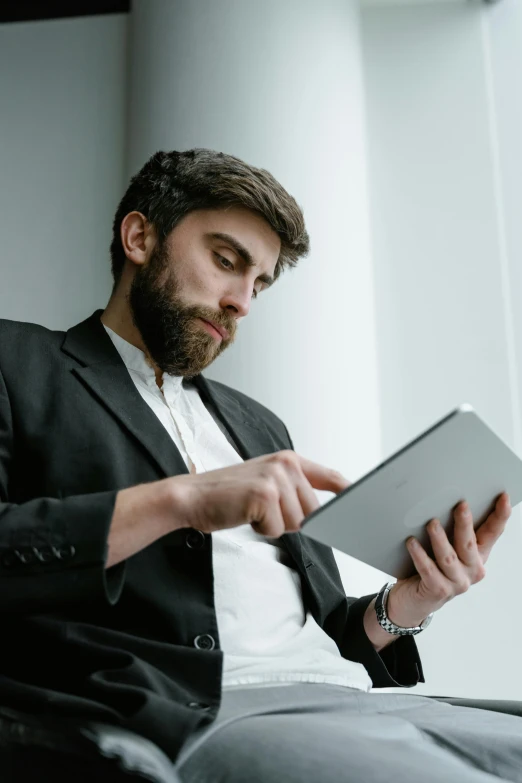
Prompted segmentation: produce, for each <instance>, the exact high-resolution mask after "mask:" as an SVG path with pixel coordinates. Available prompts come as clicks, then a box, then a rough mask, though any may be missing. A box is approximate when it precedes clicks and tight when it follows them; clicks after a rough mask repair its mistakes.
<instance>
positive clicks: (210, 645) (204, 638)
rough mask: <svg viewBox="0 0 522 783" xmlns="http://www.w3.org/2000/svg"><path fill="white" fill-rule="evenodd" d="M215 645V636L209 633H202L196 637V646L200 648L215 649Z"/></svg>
mask: <svg viewBox="0 0 522 783" xmlns="http://www.w3.org/2000/svg"><path fill="white" fill-rule="evenodd" d="M215 646H216V642H215V641H214V637H212V636H211V635H210V634H209V633H201V634H200V635H199V636H196V638H195V639H194V647H197V648H198V650H213V649H214V647H215Z"/></svg>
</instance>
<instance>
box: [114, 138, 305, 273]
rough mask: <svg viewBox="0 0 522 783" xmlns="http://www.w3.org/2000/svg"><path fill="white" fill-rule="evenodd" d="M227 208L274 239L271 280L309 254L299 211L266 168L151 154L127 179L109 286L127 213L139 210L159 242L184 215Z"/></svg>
mask: <svg viewBox="0 0 522 783" xmlns="http://www.w3.org/2000/svg"><path fill="white" fill-rule="evenodd" d="M231 205H237V206H242V207H246V208H247V209H251V210H253V211H255V212H258V213H259V214H260V215H262V217H264V218H265V220H266V221H267V223H269V225H270V226H271V227H272V228H273V230H274V231H275V232H276V233H277V234H278V235H279V238H280V240H281V252H280V255H279V258H278V261H277V264H276V268H275V271H274V279H277V278H278V277H279V275H280V274H281V272H282V271H283V269H284V268H285V267H294V266H295V265H296V263H297V261H298V259H299V258H301V257H302V256H304V255H306V254H307V253H308V251H309V248H310V243H309V238H308V234H307V232H306V228H305V224H304V218H303V213H302V211H301V209H300V208H299V206H298V204H297V203H296V201H295V199H294V198H292V196H290V194H289V193H287V191H286V190H285V189H284V188H283V187H282V185H280V184H279V182H278V181H277V180H276V179H275V178H274V177H273V176H272V175H271V174H270V173H269V172H268V171H265V169H258V168H255V167H254V166H250V165H248V164H247V163H244V162H243V161H242V160H239V158H234V157H233V156H232V155H226V154H225V153H223V152H214V151H213V150H207V149H193V150H187V151H185V152H175V151H173V152H156V153H155V154H154V155H153V156H152V157H151V158H149V160H148V161H147V162H146V163H145V165H144V166H143V167H142V168H141V169H140V171H138V173H137V174H135V175H134V177H132V179H131V181H130V184H129V187H128V188H127V191H126V193H125V195H124V196H123V198H122V200H121V201H120V203H119V205H118V209H117V211H116V215H115V217H114V222H113V226H112V230H113V237H112V242H111V261H112V275H113V277H114V284H115V285H116V284H117V283H118V281H119V279H120V277H121V273H122V270H123V266H124V264H125V258H126V256H125V252H124V250H123V246H122V243H121V237H120V228H121V223H122V220H123V218H124V217H125V215H128V214H129V212H133V211H135V210H136V211H137V212H141V213H142V214H143V215H144V216H145V217H146V218H147V220H149V221H150V222H151V223H152V224H153V225H154V227H155V229H156V231H157V233H158V239H159V241H160V243H161V242H163V241H164V240H165V238H166V237H167V236H168V235H169V234H170V232H171V231H172V229H173V228H175V226H176V225H177V224H178V223H179V222H180V221H181V220H182V218H184V217H185V216H186V215H187V214H188V213H189V212H193V211H194V210H197V209H219V208H221V207H226V206H231Z"/></svg>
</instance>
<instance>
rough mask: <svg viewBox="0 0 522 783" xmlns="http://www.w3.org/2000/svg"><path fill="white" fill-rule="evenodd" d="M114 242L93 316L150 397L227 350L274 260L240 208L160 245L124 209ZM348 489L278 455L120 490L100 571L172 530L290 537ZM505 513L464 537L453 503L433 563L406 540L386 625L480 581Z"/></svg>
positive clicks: (263, 225)
mask: <svg viewBox="0 0 522 783" xmlns="http://www.w3.org/2000/svg"><path fill="white" fill-rule="evenodd" d="M218 234H219V235H220V236H219V237H218V236H216V235H218ZM224 237H228V239H226V238H224ZM121 238H122V244H123V248H124V251H125V255H126V262H125V265H124V269H123V273H122V276H121V279H120V281H119V284H118V285H117V287H116V288H115V290H114V292H113V294H112V296H111V299H110V301H109V303H108V305H107V307H106V309H105V311H104V313H103V315H102V317H101V320H102V322H103V323H104V324H105V325H107V326H109V327H110V328H111V329H113V330H114V331H115V332H116V333H117V334H119V335H120V336H121V337H123V338H124V339H125V340H127V341H128V342H130V343H131V344H133V345H135V346H136V347H137V348H140V349H141V350H142V351H143V352H144V353H145V356H146V358H147V361H149V363H150V364H151V366H152V367H153V368H154V371H155V374H156V382H157V384H158V387H159V388H160V389H161V387H162V383H163V372H167V373H171V374H173V375H178V376H183V377H191V376H193V375H196V374H198V373H200V372H202V371H203V370H204V369H205V368H206V367H208V366H209V365H210V364H211V363H212V362H213V361H214V360H215V359H216V358H217V356H219V355H220V354H221V353H222V352H223V351H224V350H226V349H227V348H228V347H229V346H230V345H231V344H232V343H233V342H234V340H235V338H236V335H237V330H238V326H239V324H240V322H241V320H242V319H243V318H245V317H246V316H247V315H248V314H249V311H250V306H251V303H252V300H253V299H254V298H255V297H256V296H257V295H258V294H260V293H261V292H262V291H263V290H265V289H266V288H267V287H268V285H269V283H270V278H271V277H273V274H274V270H275V266H276V263H277V260H278V257H279V252H280V240H279V237H278V236H277V234H276V233H275V232H274V231H273V229H272V228H271V227H270V226H269V224H268V223H267V222H266V221H265V220H264V218H262V217H261V216H260V215H258V214H257V213H254V212H252V211H250V210H247V209H244V208H242V207H229V208H227V209H220V210H198V211H196V212H192V213H190V214H189V215H187V216H186V217H185V218H184V219H183V220H182V221H181V222H180V223H179V224H178V225H177V226H176V227H175V228H174V229H173V231H172V232H171V233H170V235H169V236H168V237H167V238H166V239H165V240H164V241H163V242H159V241H158V237H157V236H156V232H155V229H154V227H153V226H152V225H151V224H150V223H149V222H148V221H147V220H146V218H145V217H144V216H143V215H142V214H140V213H139V212H131V213H129V214H128V215H127V216H126V217H125V218H124V220H123V222H122V226H121ZM241 248H242V249H243V250H241ZM243 251H246V253H247V254H248V257H249V258H250V262H251V263H250V264H249V263H247V262H246V261H245V260H244V259H243V258H242V255H244V254H245V253H244V252H243ZM252 261H253V262H254V263H253V264H252ZM201 319H206V320H210V321H213V322H214V323H215V324H216V325H218V326H219V327H222V328H223V329H225V330H226V333H227V334H226V335H225V337H224V338H222V337H219V336H218V335H217V334H216V333H215V332H214V331H213V330H212V329H210V330H209V329H208V328H206V327H205V325H204V323H203V321H202V320H201ZM348 485H349V481H348V480H347V479H345V478H344V477H343V476H342V475H341V474H339V473H338V472H337V471H335V470H333V469H330V468H327V467H325V466H323V465H319V464H317V463H314V462H311V461H310V460H307V459H305V458H304V457H301V456H300V455H298V454H296V453H295V452H293V451H290V450H288V451H286V450H285V451H281V452H278V453H277V454H268V455H264V456H262V457H257V458H256V459H252V460H247V461H246V462H244V463H243V464H240V465H234V466H231V467H227V468H223V469H220V470H215V471H209V472H207V473H202V474H192V475H182V476H175V477H172V478H169V479H164V480H163V481H160V482H154V483H153V484H151V485H141V486H138V487H131V488H129V489H126V490H122V491H121V492H119V493H118V496H117V500H116V506H115V512H114V517H113V520H112V524H111V531H110V535H109V557H108V561H107V567H110V566H111V565H114V564H115V563H117V562H119V561H120V560H123V559H125V558H128V557H130V556H131V555H132V554H134V553H136V552H137V551H140V549H142V548H144V547H145V546H148V545H149V544H150V543H152V541H154V540H156V539H157V538H159V537H161V536H163V535H165V534H166V533H168V532H170V531H171V530H174V529H176V528H179V527H194V528H196V529H199V530H202V531H204V532H208V533H210V532H213V531H216V530H221V529H224V528H227V527H234V526H237V525H241V524H247V523H250V524H252V526H253V527H254V529H255V530H257V532H259V533H262V534H263V535H266V536H273V537H278V536H280V535H282V534H283V533H288V532H295V531H297V530H299V528H300V525H301V523H302V521H303V519H304V518H305V517H306V516H307V515H308V514H310V513H311V512H312V511H314V510H315V509H316V508H317V507H318V506H319V502H318V500H317V497H316V495H315V493H314V491H313V490H314V489H324V490H329V491H332V492H336V493H337V492H340V491H342V490H343V489H345V488H346V487H347V486H348ZM510 514H511V507H510V504H509V498H508V497H507V495H505V494H504V495H501V496H499V498H498V499H497V502H496V506H495V509H494V511H493V512H492V513H491V514H490V516H489V517H488V519H487V520H486V521H485V522H484V523H483V524H482V525H481V527H480V528H479V529H478V531H477V532H476V533H475V531H474V530H473V519H472V517H471V514H470V513H469V509H468V508H467V505H466V504H465V503H460V504H459V505H458V506H457V508H456V509H455V513H454V531H453V540H452V543H450V541H449V539H448V537H447V535H446V533H445V532H444V530H443V529H442V527H441V526H440V523H438V520H432V521H431V522H430V523H429V524H428V532H429V536H430V540H431V544H432V547H433V552H434V557H433V558H430V557H429V556H428V555H427V553H426V552H425V550H424V549H423V548H422V546H421V545H420V544H419V543H418V542H417V541H416V540H415V539H414V538H411V539H409V540H408V542H407V547H408V551H409V552H410V555H411V557H412V559H413V562H414V564H415V567H416V569H417V574H415V575H414V576H412V577H410V578H409V579H404V580H399V581H398V582H397V583H396V585H394V587H393V588H392V590H391V592H390V594H389V598H388V616H389V617H390V619H391V620H392V621H393V622H394V623H395V624H396V625H399V626H403V627H410V626H417V625H419V624H420V623H421V622H422V620H423V619H424V618H425V617H426V616H427V615H428V614H430V613H431V612H435V611H437V610H438V609H440V608H441V607H442V606H443V605H444V604H445V603H447V602H448V601H450V600H452V599H453V598H454V597H455V596H457V595H460V594H462V593H464V592H466V591H467V590H468V589H469V587H470V586H471V585H473V584H475V583H476V582H479V581H480V580H481V579H483V578H484V576H485V564H486V561H487V559H488V557H489V555H490V553H491V550H492V548H493V546H494V544H495V543H496V541H497V540H498V538H499V537H500V535H501V534H502V532H503V531H504V528H505V526H506V523H507V520H508V519H509V516H510ZM144 520H146V524H144ZM364 627H365V630H366V633H367V635H368V637H369V639H370V640H371V642H372V644H373V645H374V647H375V648H376V649H377V650H380V649H382V648H383V647H385V646H387V645H388V644H390V643H392V642H393V641H394V640H395V639H396V638H397V637H395V636H392V635H390V634H388V633H387V632H386V631H384V630H383V629H382V628H381V627H380V625H379V624H378V622H377V618H376V614H375V610H374V602H372V603H371V604H370V605H369V606H368V608H367V610H366V613H365V616H364Z"/></svg>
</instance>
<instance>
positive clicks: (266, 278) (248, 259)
mask: <svg viewBox="0 0 522 783" xmlns="http://www.w3.org/2000/svg"><path fill="white" fill-rule="evenodd" d="M208 236H210V237H211V238H212V239H219V240H221V241H222V242H225V243H226V244H227V245H230V247H231V248H232V249H233V250H234V251H235V252H236V253H237V254H238V256H239V257H240V258H241V260H242V261H243V263H244V264H246V266H248V267H254V266H256V262H255V261H254V259H253V258H252V254H251V253H250V251H249V250H247V248H246V247H245V246H244V245H243V244H241V242H239V241H238V240H237V239H236V238H235V237H233V236H232V235H231V234H222V233H221V232H220V231H216V232H214V233H212V234H209V235H208ZM257 279H258V280H261V282H262V283H265V285H266V286H267V288H269V287H270V286H271V285H273V284H274V282H275V280H274V278H273V277H271V276H270V275H267V274H262V275H258V278H257Z"/></svg>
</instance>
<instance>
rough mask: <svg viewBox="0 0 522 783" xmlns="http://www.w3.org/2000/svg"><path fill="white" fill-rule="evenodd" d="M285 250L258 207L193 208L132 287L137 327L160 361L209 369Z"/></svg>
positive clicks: (177, 367)
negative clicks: (194, 210)
mask: <svg viewBox="0 0 522 783" xmlns="http://www.w3.org/2000/svg"><path fill="white" fill-rule="evenodd" d="M280 249H281V243H280V240H279V237H278V235H277V234H276V233H275V231H273V229H272V228H271V227H270V226H269V224H268V223H267V222H266V221H265V220H264V218H262V217H261V216H260V215H258V214H257V213H255V212H252V211H250V210H247V209H244V208H242V207H230V208H228V209H220V210H198V211H196V212H191V213H189V214H188V215H187V216H186V217H185V218H184V219H183V220H182V221H181V222H180V223H179V224H178V225H177V226H176V228H175V229H174V230H173V231H172V232H171V233H170V235H169V236H168V237H167V239H166V240H165V242H164V243H163V244H162V245H158V244H156V246H155V247H154V249H153V250H152V252H151V254H150V257H149V259H148V261H147V263H146V264H144V265H143V266H141V267H139V268H138V269H137V271H136V273H135V275H134V278H133V280H132V284H131V288H130V292H129V305H130V310H131V314H132V319H133V322H134V325H135V326H136V328H137V329H138V330H139V332H140V334H141V336H142V339H143V342H144V344H145V346H146V348H147V350H148V352H149V354H150V356H151V358H152V360H153V361H154V362H155V364H156V365H157V366H158V367H159V368H160V369H161V370H162V371H163V372H166V373H167V374H170V375H178V376H187V377H191V376H194V375H197V374H198V373H200V372H202V370H204V369H205V368H206V367H208V365H209V364H211V362H213V361H214V359H216V357H217V356H219V354H220V353H222V352H223V351H224V350H225V348H228V346H229V345H231V343H232V342H233V341H234V339H235V336H236V331H237V324H238V322H239V320H240V319H241V318H244V317H245V316H246V315H248V312H249V309H250V303H251V301H252V299H253V298H254V297H255V296H256V294H259V293H261V291H263V290H264V289H265V288H267V287H268V285H269V284H270V278H271V277H272V276H273V273H274V269H275V266H276V262H277V259H278V257H279V252H280ZM252 263H253V264H254V265H252ZM209 321H212V322H213V323H214V324H216V326H217V327H221V328H222V329H224V330H226V332H225V333H224V335H223V336H222V335H220V334H219V333H218V331H216V330H215V329H214V328H213V327H212V326H211V325H210V324H209V323H208V322H209Z"/></svg>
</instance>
